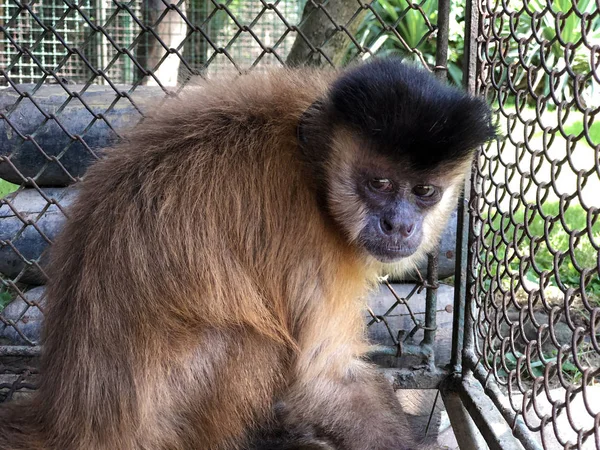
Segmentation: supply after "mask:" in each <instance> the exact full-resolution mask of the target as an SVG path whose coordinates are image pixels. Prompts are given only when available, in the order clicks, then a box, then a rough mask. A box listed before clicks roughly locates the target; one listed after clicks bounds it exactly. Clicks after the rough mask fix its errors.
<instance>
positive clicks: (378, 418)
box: [282, 367, 415, 450]
mask: <svg viewBox="0 0 600 450" xmlns="http://www.w3.org/2000/svg"><path fill="white" fill-rule="evenodd" d="M282 422H283V424H284V426H287V427H288V428H290V429H292V430H295V433H297V434H303V435H307V434H310V433H313V434H314V435H315V438H316V439H323V440H326V441H327V442H331V443H332V444H333V446H334V448H338V449H347V450H367V449H371V450H377V449H381V450H384V449H390V450H391V449H398V450H408V449H411V448H415V447H414V444H413V442H412V433H411V431H410V429H409V427H408V424H407V421H406V418H405V416H404V413H403V412H402V408H401V406H400V404H399V403H398V401H397V399H396V396H395V394H394V392H393V390H392V389H391V386H390V385H389V383H388V382H387V381H386V380H385V379H384V378H383V377H382V376H380V375H379V374H378V373H377V372H376V370H375V369H374V368H371V367H361V368H360V369H359V370H357V371H356V372H355V373H354V374H352V375H350V376H348V377H345V378H339V379H335V378H325V377H324V378H319V379H313V380H311V381H310V385H305V386H304V387H303V388H302V389H299V390H298V391H296V392H292V393H291V395H290V397H289V398H288V400H287V403H286V408H285V411H284V412H283V414H282ZM298 427H300V428H302V427H303V428H304V429H300V430H298ZM307 429H309V430H308V431H307Z"/></svg>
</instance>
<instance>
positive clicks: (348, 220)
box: [0, 59, 494, 450]
mask: <svg viewBox="0 0 600 450" xmlns="http://www.w3.org/2000/svg"><path fill="white" fill-rule="evenodd" d="M181 97H182V98H181V99H180V100H173V101H170V102H168V103H167V105H166V106H165V107H164V108H161V110H160V111H157V113H156V115H155V116H154V117H151V118H148V119H147V120H145V121H144V122H143V123H142V124H141V125H139V126H138V127H137V128H136V129H135V130H134V131H133V132H132V133H131V134H129V136H128V137H127V138H126V139H125V140H124V141H123V142H122V143H120V144H118V145H117V146H115V147H114V148H113V149H110V150H108V151H107V153H106V157H105V158H104V159H102V160H100V161H98V162H97V163H95V165H93V166H92V167H91V168H90V170H89V171H88V173H87V175H86V177H85V180H84V181H83V182H82V183H81V185H80V195H79V197H78V201H77V202H76V204H75V205H74V207H73V208H72V210H71V215H70V219H69V221H68V224H67V225H66V228H65V229H64V231H63V233H62V234H61V236H60V238H59V239H58V240H57V241H56V242H55V244H54V246H53V249H52V257H51V264H50V271H51V277H50V283H49V285H48V289H47V314H46V319H45V331H44V341H43V343H44V345H43V355H42V360H41V374H42V377H41V382H40V385H39V388H38V390H37V391H35V393H34V394H33V395H32V397H31V398H30V399H28V400H27V401H26V402H25V403H8V404H6V405H4V406H3V407H2V409H0V449H3V450H8V449H10V450H23V449H26V450H32V449H36V450H42V449H43V450H47V449H55V450H116V449H118V450H138V449H143V450H159V449H160V450H167V449H170V450H186V449H210V450H212V449H218V450H221V449H267V448H279V449H292V448H294V449H297V448H328V449H340V450H346V449H348V450H378V449H380V450H391V449H414V448H418V446H415V445H416V444H415V443H414V442H413V436H412V434H411V430H410V429H408V428H407V427H406V426H405V425H404V424H405V418H404V416H403V414H402V410H401V406H400V405H399V403H398V401H397V400H396V397H395V396H394V393H393V391H392V389H391V387H390V386H389V384H388V383H387V382H386V381H385V380H384V379H383V378H382V377H381V376H380V375H378V372H377V371H376V370H375V369H374V367H372V366H371V364H369V363H368V362H367V361H366V360H365V357H364V355H365V352H366V350H367V348H368V346H367V343H366V340H365V327H364V321H363V317H362V312H363V311H364V309H363V308H364V305H365V304H364V300H365V296H366V294H367V292H368V290H369V288H370V287H372V286H373V284H374V281H375V280H376V275H377V274H378V273H380V270H381V264H382V263H390V262H397V261H399V260H403V261H406V262H407V264H412V263H414V262H415V261H416V260H418V259H421V258H423V257H424V256H425V255H426V254H427V252H428V251H430V250H431V249H433V247H434V245H435V244H436V241H437V239H438V236H439V234H440V232H441V231H442V229H443V228H444V225H445V222H446V219H447V217H448V215H449V213H450V212H451V210H452V209H453V208H454V207H455V205H456V199H457V195H458V194H459V191H460V189H461V185H462V183H463V180H464V178H465V174H466V173H467V172H468V168H469V166H470V164H471V161H472V157H473V151H474V149H475V148H476V147H477V146H479V145H480V144H482V143H484V142H485V141H487V140H489V139H490V138H491V137H492V136H493V135H494V128H493V126H492V125H491V121H490V111H489V108H488V106H487V105H486V104H485V102H484V101H482V100H481V99H478V98H474V97H470V96H469V95H467V94H465V93H464V92H462V91H460V90H458V89H455V88H452V87H449V86H446V85H444V84H443V83H441V82H439V81H437V80H436V79H435V78H434V77H433V76H432V75H431V74H429V73H427V72H424V71H422V70H418V69H416V68H413V67H411V66H408V65H404V64H402V63H400V62H399V61H398V60H394V59H385V60H378V61H375V62H372V63H368V64H365V65H362V66H358V67H354V68H351V69H348V70H346V71H341V72H335V71H316V70H310V69H298V70H291V69H280V70H274V71H272V72H268V73H254V74H250V75H244V76H239V77H237V78H228V79H225V80H223V79H221V80H210V81H205V82H203V84H202V85H201V86H200V87H198V88H196V89H191V90H189V91H188V92H187V93H185V94H184V95H182V96H181Z"/></svg>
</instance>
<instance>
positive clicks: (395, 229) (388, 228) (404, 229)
mask: <svg viewBox="0 0 600 450" xmlns="http://www.w3.org/2000/svg"><path fill="white" fill-rule="evenodd" d="M379 226H380V228H381V231H383V232H384V233H385V234H387V235H393V234H400V235H401V236H402V237H403V238H408V237H409V236H410V235H411V234H412V233H413V231H414V229H415V224H414V222H411V221H404V220H393V219H390V218H387V217H382V218H381V219H380V221H379Z"/></svg>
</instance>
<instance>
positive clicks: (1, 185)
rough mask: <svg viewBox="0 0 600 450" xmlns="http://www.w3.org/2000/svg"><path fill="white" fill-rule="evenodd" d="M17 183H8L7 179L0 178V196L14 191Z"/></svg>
mask: <svg viewBox="0 0 600 450" xmlns="http://www.w3.org/2000/svg"><path fill="white" fill-rule="evenodd" d="M18 187H19V186H18V185H16V184H12V183H9V182H8V181H4V180H0V197H4V196H5V195H8V194H10V193H11V192H15V191H16V190H17V189H18Z"/></svg>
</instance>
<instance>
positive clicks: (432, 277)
mask: <svg viewBox="0 0 600 450" xmlns="http://www.w3.org/2000/svg"><path fill="white" fill-rule="evenodd" d="M429 1H432V0H429ZM449 17H450V0H439V2H438V19H437V27H438V32H437V39H436V55H435V67H434V72H435V74H436V76H437V77H438V78H440V79H441V80H446V78H447V70H448V69H447V67H446V65H447V62H448V35H449V28H448V27H449V25H448V21H449ZM437 286H438V251H437V249H436V250H434V251H432V252H431V254H430V255H429V257H428V261H427V293H426V295H425V327H426V329H425V331H424V336H423V341H422V344H423V345H433V342H434V341H435V327H436V314H437ZM431 355H432V357H431V358H432V359H433V357H434V356H433V353H431ZM430 362H431V363H432V364H433V360H432V361H430Z"/></svg>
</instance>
